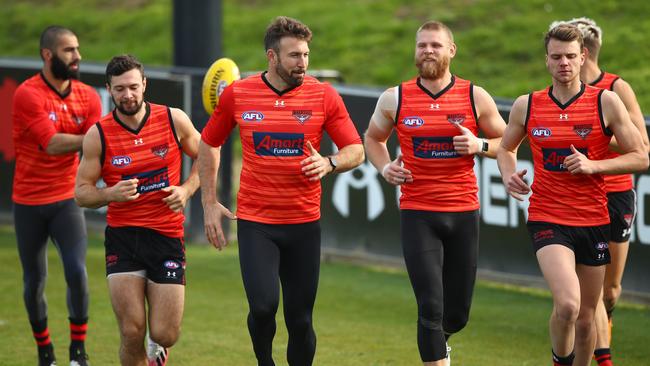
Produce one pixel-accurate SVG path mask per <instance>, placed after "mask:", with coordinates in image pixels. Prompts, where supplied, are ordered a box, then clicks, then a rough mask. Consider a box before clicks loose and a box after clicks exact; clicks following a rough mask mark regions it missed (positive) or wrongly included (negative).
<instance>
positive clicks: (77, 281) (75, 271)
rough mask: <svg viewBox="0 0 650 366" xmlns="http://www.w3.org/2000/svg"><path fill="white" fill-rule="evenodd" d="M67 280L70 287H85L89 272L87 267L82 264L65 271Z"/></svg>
mask: <svg viewBox="0 0 650 366" xmlns="http://www.w3.org/2000/svg"><path fill="white" fill-rule="evenodd" d="M65 281H66V283H67V284H68V286H69V287H72V288H80V287H85V286H86V283H87V282H88V273H87V272H86V267H85V266H83V265H81V266H78V267H76V268H70V269H68V270H67V271H66V273H65Z"/></svg>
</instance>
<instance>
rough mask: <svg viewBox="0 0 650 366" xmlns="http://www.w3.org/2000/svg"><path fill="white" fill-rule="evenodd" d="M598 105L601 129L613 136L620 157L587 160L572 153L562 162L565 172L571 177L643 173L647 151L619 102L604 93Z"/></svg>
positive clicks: (616, 97) (618, 99) (614, 94)
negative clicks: (600, 106)
mask: <svg viewBox="0 0 650 366" xmlns="http://www.w3.org/2000/svg"><path fill="white" fill-rule="evenodd" d="M601 105H602V111H603V118H604V123H605V126H607V127H608V128H609V129H610V130H611V131H612V132H613V133H614V136H615V137H616V141H617V143H618V146H619V149H620V153H621V155H619V156H617V157H615V158H612V159H605V160H589V159H588V158H587V157H586V156H584V155H583V154H582V153H580V152H579V151H577V150H576V151H574V152H573V154H572V155H570V156H568V157H567V158H566V159H565V160H564V164H565V166H566V167H567V169H568V170H569V171H570V172H572V173H574V174H575V173H581V174H594V173H599V174H624V173H632V172H638V171H643V170H645V169H647V168H648V150H647V149H646V147H645V146H644V145H643V140H642V139H641V134H640V132H639V130H638V129H637V128H636V126H635V125H634V124H633V123H631V121H630V116H629V114H628V112H627V110H626V109H625V105H624V104H623V102H622V101H621V99H620V98H619V97H618V95H616V93H614V92H611V91H609V90H605V91H603V94H602V95H601ZM572 149H573V150H575V148H574V147H572Z"/></svg>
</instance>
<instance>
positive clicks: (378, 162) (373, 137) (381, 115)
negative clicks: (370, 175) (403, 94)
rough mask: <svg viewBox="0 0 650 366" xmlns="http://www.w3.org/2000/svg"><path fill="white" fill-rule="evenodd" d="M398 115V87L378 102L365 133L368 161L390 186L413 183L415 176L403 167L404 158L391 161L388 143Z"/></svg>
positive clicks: (380, 97) (390, 89)
mask: <svg viewBox="0 0 650 366" xmlns="http://www.w3.org/2000/svg"><path fill="white" fill-rule="evenodd" d="M396 113H397V87H393V88H389V89H387V90H386V91H384V92H383V93H382V94H381V95H380V96H379V99H378V100H377V105H376V106H375V111H374V112H373V114H372V116H371V117H370V123H368V129H367V130H366V133H365V140H364V146H365V148H366V155H367V156H368V160H370V162H371V163H372V165H374V167H375V169H377V171H378V172H380V173H381V175H382V176H383V177H384V179H386V181H387V182H388V183H390V184H395V185H399V184H404V183H406V182H412V181H413V176H412V175H411V172H410V171H409V170H408V169H404V167H402V156H401V155H400V156H398V157H397V158H396V159H395V160H394V161H391V158H390V153H389V152H388V147H387V146H386V141H387V140H388V138H389V137H390V135H391V134H392V133H393V127H394V124H395V122H394V121H395V114H396Z"/></svg>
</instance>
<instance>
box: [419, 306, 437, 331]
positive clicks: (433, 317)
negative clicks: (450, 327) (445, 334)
mask: <svg viewBox="0 0 650 366" xmlns="http://www.w3.org/2000/svg"><path fill="white" fill-rule="evenodd" d="M418 324H420V326H422V327H424V328H426V329H429V330H442V308H441V306H438V303H437V302H435V301H424V302H421V303H420V304H419V305H418Z"/></svg>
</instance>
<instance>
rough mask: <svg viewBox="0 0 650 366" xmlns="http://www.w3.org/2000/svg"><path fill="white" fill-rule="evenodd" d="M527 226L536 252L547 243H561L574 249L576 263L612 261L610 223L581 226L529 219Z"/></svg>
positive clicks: (590, 264)
mask: <svg viewBox="0 0 650 366" xmlns="http://www.w3.org/2000/svg"><path fill="white" fill-rule="evenodd" d="M526 226H527V227H528V234H529V235H530V240H531V241H532V243H533V248H534V249H535V251H536V252H537V251H538V250H540V249H541V248H543V247H545V246H547V245H551V244H561V245H564V246H565V247H567V248H569V249H571V250H573V252H574V253H575V258H576V263H580V264H584V265H587V266H600V265H603V264H608V263H609V262H610V257H609V249H608V242H609V224H607V225H600V226H585V227H580V226H565V225H559V224H552V223H549V222H542V221H529V222H528V224H527V225H526Z"/></svg>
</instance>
